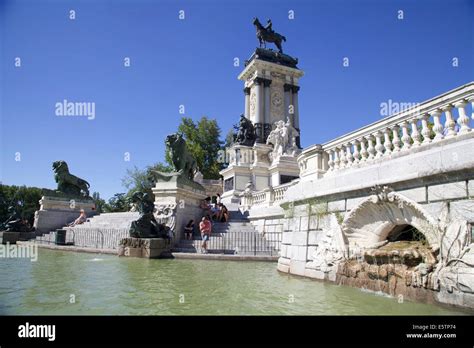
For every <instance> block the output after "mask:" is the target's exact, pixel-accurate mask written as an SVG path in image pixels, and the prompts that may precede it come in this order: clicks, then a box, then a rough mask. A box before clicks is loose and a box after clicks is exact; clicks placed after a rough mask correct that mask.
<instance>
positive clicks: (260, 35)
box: [253, 17, 286, 53]
mask: <svg viewBox="0 0 474 348" xmlns="http://www.w3.org/2000/svg"><path fill="white" fill-rule="evenodd" d="M253 25H255V28H256V29H257V39H258V41H259V42H260V48H261V47H262V44H263V47H264V48H266V45H265V42H273V43H274V44H275V46H276V47H277V48H278V51H279V52H280V53H283V49H282V47H281V42H282V41H286V37H284V36H283V35H280V34H278V33H275V32H274V31H273V30H272V29H271V22H270V24H269V26H268V28H267V27H264V26H263V25H262V23H260V21H259V20H258V18H256V17H255V18H254V19H253Z"/></svg>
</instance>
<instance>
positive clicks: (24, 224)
mask: <svg viewBox="0 0 474 348" xmlns="http://www.w3.org/2000/svg"><path fill="white" fill-rule="evenodd" d="M8 214H9V215H10V216H9V217H8V219H7V220H6V221H4V222H3V223H1V224H0V231H6V232H31V231H33V230H34V228H32V227H31V226H30V224H29V223H28V221H27V220H25V219H22V218H21V216H20V214H18V212H17V211H16V209H15V207H13V206H10V207H8Z"/></svg>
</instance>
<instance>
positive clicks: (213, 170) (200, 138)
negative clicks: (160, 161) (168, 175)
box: [166, 116, 223, 179]
mask: <svg viewBox="0 0 474 348" xmlns="http://www.w3.org/2000/svg"><path fill="white" fill-rule="evenodd" d="M178 132H180V133H182V134H183V135H184V138H185V139H186V145H187V147H188V150H189V152H190V153H191V155H192V156H193V157H194V158H195V159H196V162H197V164H198V167H199V170H200V171H201V173H202V174H203V176H204V178H205V179H219V177H220V175H219V171H220V170H221V169H222V168H223V163H220V161H219V151H220V150H221V149H222V141H221V140H220V139H219V138H220V134H221V130H220V128H219V126H218V125H217V121H216V120H210V119H208V118H207V117H206V116H203V117H201V119H200V120H199V121H198V122H197V123H195V122H194V121H193V120H192V119H191V118H189V117H183V118H182V119H181V124H180V125H179V127H178ZM166 162H167V163H169V164H170V165H171V163H172V162H171V157H170V155H169V154H168V153H167V154H166Z"/></svg>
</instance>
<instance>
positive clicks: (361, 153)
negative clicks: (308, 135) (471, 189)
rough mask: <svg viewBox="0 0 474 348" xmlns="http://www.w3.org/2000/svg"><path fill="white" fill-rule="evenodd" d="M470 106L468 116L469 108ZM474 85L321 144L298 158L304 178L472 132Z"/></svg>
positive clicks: (370, 161) (453, 91)
mask: <svg viewBox="0 0 474 348" xmlns="http://www.w3.org/2000/svg"><path fill="white" fill-rule="evenodd" d="M469 104H471V107H470V109H471V115H468V111H467V108H468V105H469ZM473 109H474V82H471V83H469V84H466V85H463V86H461V87H459V88H456V89H454V90H452V91H449V92H447V93H444V94H442V95H440V96H438V97H435V98H432V99H430V100H428V101H426V102H423V103H421V104H419V105H418V106H417V107H415V108H411V109H408V110H405V111H402V112H399V113H397V114H395V115H392V116H389V117H386V118H384V119H382V120H380V121H378V122H375V123H372V124H370V125H368V126H366V127H363V128H361V129H359V130H356V131H354V132H351V133H349V134H346V135H344V136H341V137H339V138H336V139H334V140H332V141H329V142H327V143H325V144H323V145H313V146H311V147H309V148H307V149H305V150H304V151H303V152H302V153H301V154H300V156H299V157H298V163H299V166H300V170H301V174H300V176H301V177H302V178H303V177H305V176H308V175H311V176H312V177H314V175H316V178H320V177H322V176H324V175H325V174H326V173H331V172H335V171H338V170H341V169H345V168H351V167H359V166H362V165H366V164H370V163H372V162H374V161H377V160H378V159H382V158H390V157H391V156H392V154H395V153H403V152H407V153H408V152H410V151H413V150H415V149H417V148H422V147H424V146H427V145H428V144H431V143H436V142H442V141H443V140H445V139H451V138H455V137H458V136H461V135H463V134H467V133H469V132H471V131H472V121H471V118H472V119H474V113H473V112H472V110H473Z"/></svg>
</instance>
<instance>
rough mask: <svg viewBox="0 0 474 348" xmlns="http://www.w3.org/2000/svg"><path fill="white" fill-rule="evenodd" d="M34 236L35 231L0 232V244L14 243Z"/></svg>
mask: <svg viewBox="0 0 474 348" xmlns="http://www.w3.org/2000/svg"><path fill="white" fill-rule="evenodd" d="M35 237H36V233H35V232H11V231H2V232H0V244H7V243H9V244H16V242H18V241H26V240H30V239H33V238H35Z"/></svg>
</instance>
